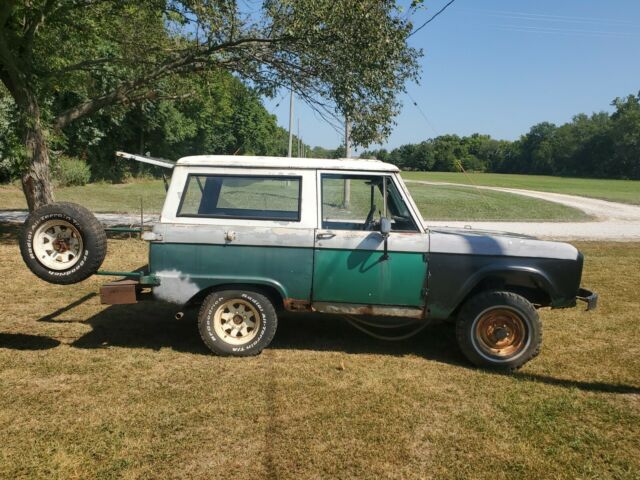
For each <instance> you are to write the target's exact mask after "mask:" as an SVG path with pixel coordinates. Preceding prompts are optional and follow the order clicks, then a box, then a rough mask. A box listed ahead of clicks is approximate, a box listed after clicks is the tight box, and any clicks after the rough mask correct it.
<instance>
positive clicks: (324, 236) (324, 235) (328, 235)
mask: <svg viewBox="0 0 640 480" xmlns="http://www.w3.org/2000/svg"><path fill="white" fill-rule="evenodd" d="M335 236H336V234H335V233H331V232H323V233H319V234H318V235H316V238H317V239H318V240H327V239H329V238H333V237H335Z"/></svg>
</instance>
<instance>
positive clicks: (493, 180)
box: [402, 172, 640, 205]
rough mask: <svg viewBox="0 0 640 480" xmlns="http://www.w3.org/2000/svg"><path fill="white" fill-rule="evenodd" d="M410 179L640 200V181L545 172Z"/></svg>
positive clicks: (436, 174) (414, 174) (444, 174)
mask: <svg viewBox="0 0 640 480" xmlns="http://www.w3.org/2000/svg"><path fill="white" fill-rule="evenodd" d="M402 176H403V177H404V178H405V179H407V180H429V181H433V182H452V183H463V184H466V185H486V186H489V187H507V188H524V189H528V190H540V191H543V192H556V193H567V194H571V195H583V196H585V197H593V198H602V199H604V200H611V201H614V202H623V203H632V204H636V205H638V204H640V181H637V180H604V179H594V178H565V177H551V176H544V175H510V174H500V173H469V174H463V173H455V172H403V173H402Z"/></svg>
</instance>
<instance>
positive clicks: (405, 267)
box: [312, 172, 428, 307]
mask: <svg viewBox="0 0 640 480" xmlns="http://www.w3.org/2000/svg"><path fill="white" fill-rule="evenodd" d="M397 180H398V179H397V178H396V177H395V176H394V175H390V174H386V173H380V174H372V173H365V172H363V173H351V172H349V173H345V172H318V195H319V198H318V208H319V211H318V215H319V216H318V229H317V230H316V236H315V245H314V270H313V284H312V299H313V301H314V302H334V303H348V304H364V305H385V306H407V307H422V306H424V301H425V299H424V287H425V280H426V274H427V255H426V252H427V251H428V236H427V234H426V233H425V232H424V230H423V227H422V225H421V223H419V222H417V221H416V219H415V218H414V214H413V212H412V211H411V209H410V208H409V206H408V205H407V202H406V199H405V198H404V192H403V189H402V188H399V185H398V183H397ZM385 189H386V192H387V195H386V199H387V208H388V215H387V216H388V217H389V218H391V225H392V228H391V232H390V233H389V235H388V236H387V237H386V244H387V245H386V255H385V236H384V235H383V234H382V233H381V232H380V226H379V225H380V222H379V221H380V218H381V216H382V215H383V214H384V212H385V205H384V200H385V195H384V193H383V192H384V191H385Z"/></svg>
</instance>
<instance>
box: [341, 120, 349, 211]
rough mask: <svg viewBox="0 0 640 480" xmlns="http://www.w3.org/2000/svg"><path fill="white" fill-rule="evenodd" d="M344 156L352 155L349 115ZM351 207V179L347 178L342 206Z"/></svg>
mask: <svg viewBox="0 0 640 480" xmlns="http://www.w3.org/2000/svg"><path fill="white" fill-rule="evenodd" d="M344 156H345V158H350V157H351V123H350V122H349V117H347V116H346V115H345V117H344ZM350 207H351V181H350V180H347V179H345V181H344V191H343V192H342V208H345V209H346V208H350Z"/></svg>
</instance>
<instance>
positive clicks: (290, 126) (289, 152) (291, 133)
mask: <svg viewBox="0 0 640 480" xmlns="http://www.w3.org/2000/svg"><path fill="white" fill-rule="evenodd" d="M292 146H293V88H292V89H291V96H290V98H289V150H287V152H288V153H287V156H288V157H289V158H291V147H292Z"/></svg>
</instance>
